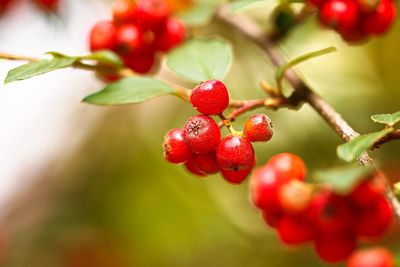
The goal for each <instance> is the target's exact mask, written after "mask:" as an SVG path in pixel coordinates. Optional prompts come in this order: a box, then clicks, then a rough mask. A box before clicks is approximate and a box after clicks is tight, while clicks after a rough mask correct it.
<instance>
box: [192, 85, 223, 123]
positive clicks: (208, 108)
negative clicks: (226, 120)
mask: <svg viewBox="0 0 400 267" xmlns="http://www.w3.org/2000/svg"><path fill="white" fill-rule="evenodd" d="M190 102H191V103H192V105H193V107H194V108H195V109H196V110H198V111H199V112H201V113H203V114H206V115H218V114H221V113H222V112H223V111H224V110H225V109H226V108H227V107H228V105H229V94H228V89H226V86H225V85H224V84H223V83H222V82H221V81H218V80H210V81H206V82H202V83H200V84H199V85H198V86H196V87H195V88H194V89H193V90H192V93H191V95H190Z"/></svg>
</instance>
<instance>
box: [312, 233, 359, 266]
mask: <svg viewBox="0 0 400 267" xmlns="http://www.w3.org/2000/svg"><path fill="white" fill-rule="evenodd" d="M314 246H315V250H316V252H317V254H318V256H319V257H320V258H321V259H323V260H324V261H327V262H330V263H337V262H341V261H344V260H346V259H347V258H348V257H349V256H350V255H351V253H352V252H353V251H354V250H355V249H356V246H357V240H356V237H354V236H353V235H351V234H330V233H327V234H325V235H320V236H317V238H316V240H315V244H314Z"/></svg>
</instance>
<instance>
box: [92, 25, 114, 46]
mask: <svg viewBox="0 0 400 267" xmlns="http://www.w3.org/2000/svg"><path fill="white" fill-rule="evenodd" d="M89 43H90V50H92V51H97V50H103V49H109V50H114V49H115V48H116V45H117V29H116V27H115V26H114V23H113V22H112V21H100V22H98V23H96V24H95V25H94V26H93V28H92V30H91V31H90V34H89Z"/></svg>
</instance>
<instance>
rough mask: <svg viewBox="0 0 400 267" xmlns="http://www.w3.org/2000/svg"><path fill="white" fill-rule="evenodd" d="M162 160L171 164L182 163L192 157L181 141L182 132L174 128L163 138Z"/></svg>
mask: <svg viewBox="0 0 400 267" xmlns="http://www.w3.org/2000/svg"><path fill="white" fill-rule="evenodd" d="M163 151H164V158H165V159H166V160H168V161H169V162H171V163H183V162H186V161H188V160H189V159H190V158H191V157H192V151H190V149H189V147H188V146H187V145H186V143H185V141H184V140H183V131H182V130H181V129H178V128H175V129H172V130H170V131H169V132H168V133H167V134H166V135H165V136H164V142H163Z"/></svg>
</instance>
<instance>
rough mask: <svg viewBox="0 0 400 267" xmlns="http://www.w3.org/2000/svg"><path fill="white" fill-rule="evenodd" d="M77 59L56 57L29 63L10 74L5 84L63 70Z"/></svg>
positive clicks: (11, 71)
mask: <svg viewBox="0 0 400 267" xmlns="http://www.w3.org/2000/svg"><path fill="white" fill-rule="evenodd" d="M76 61H77V58H65V57H55V58H53V59H45V60H39V61H34V62H30V63H27V64H25V65H22V66H19V67H17V68H15V69H12V70H10V71H9V72H8V74H7V77H6V79H5V83H10V82H14V81H20V80H25V79H28V78H31V77H34V76H37V75H41V74H44V73H47V72H50V71H53V70H58V69H63V68H67V67H70V66H72V65H73V64H74V63H75V62H76Z"/></svg>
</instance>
